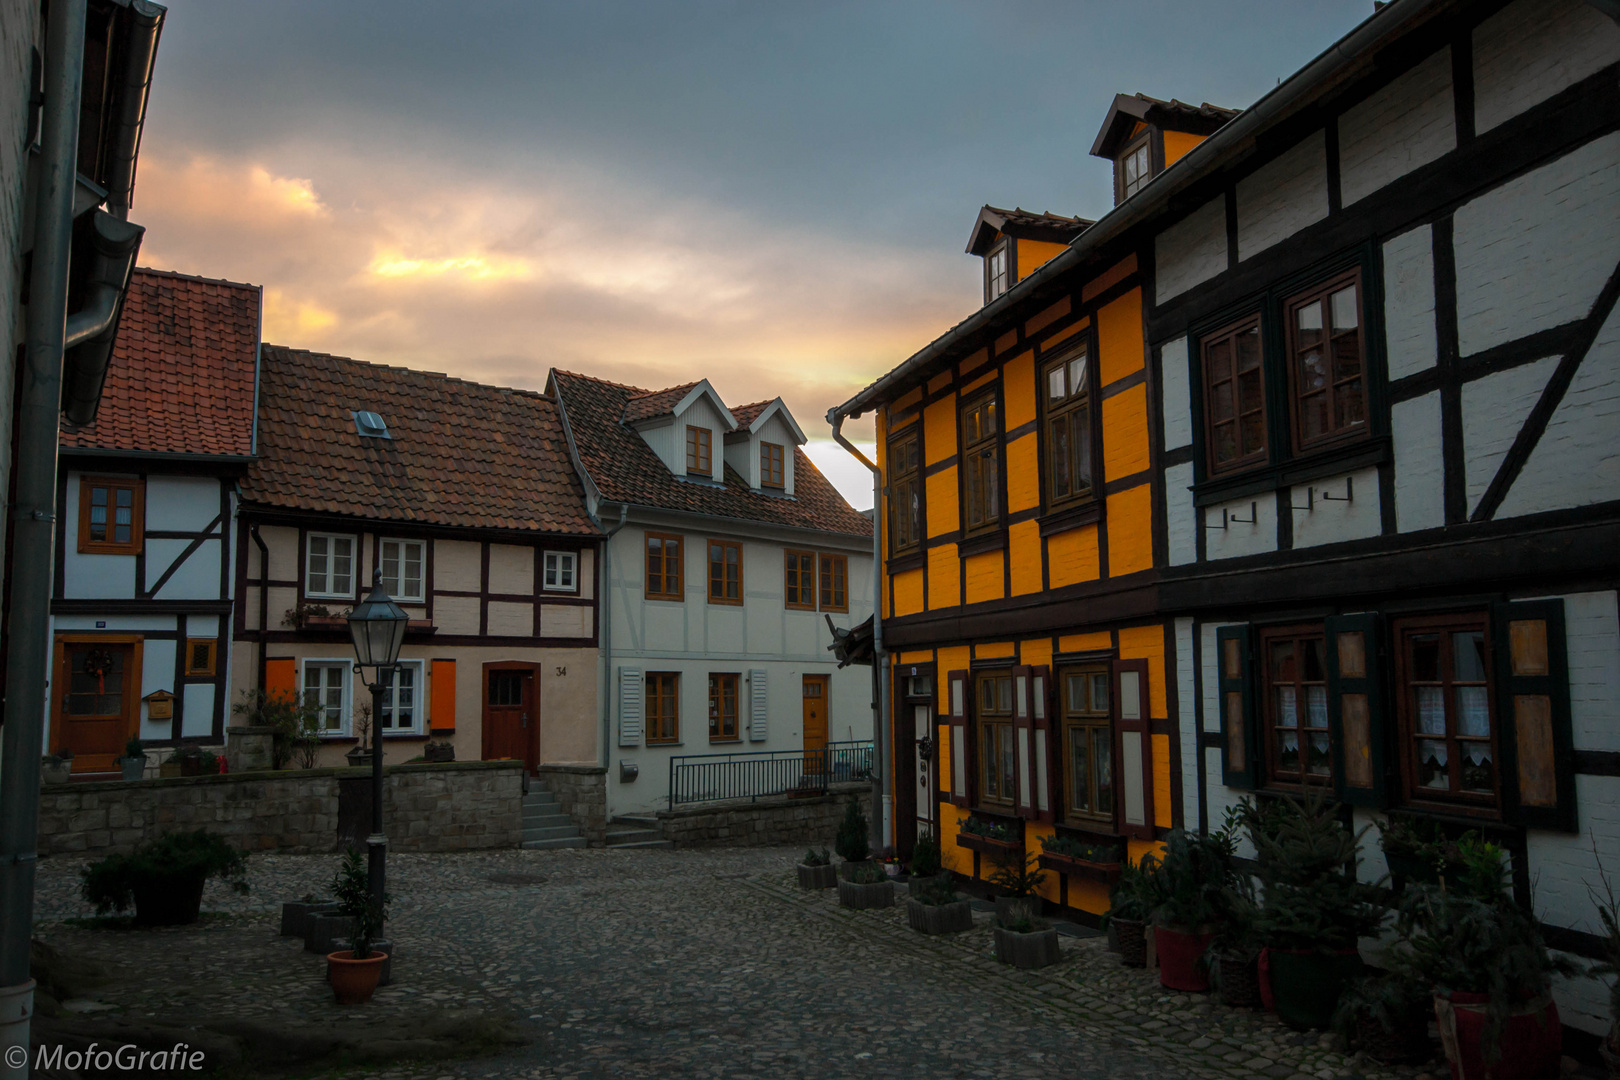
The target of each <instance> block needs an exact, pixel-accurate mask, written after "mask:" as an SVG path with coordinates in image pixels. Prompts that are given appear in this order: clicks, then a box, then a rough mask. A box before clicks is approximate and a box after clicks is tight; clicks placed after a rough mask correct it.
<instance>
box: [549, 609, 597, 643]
mask: <svg viewBox="0 0 1620 1080" xmlns="http://www.w3.org/2000/svg"><path fill="white" fill-rule="evenodd" d="M540 636H541V637H590V636H591V609H590V608H588V607H585V606H583V605H579V604H567V605H557V604H546V605H544V606H543V607H541V608H540Z"/></svg>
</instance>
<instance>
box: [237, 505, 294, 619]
mask: <svg viewBox="0 0 1620 1080" xmlns="http://www.w3.org/2000/svg"><path fill="white" fill-rule="evenodd" d="M259 539H260V540H263V541H264V547H265V550H266V551H268V552H269V553H270V574H269V576H270V578H271V579H272V580H274V581H297V580H299V578H300V576H301V575H302V568H301V567H300V566H299V565H298V530H297V529H294V528H292V527H290V526H287V525H261V526H259ZM247 545H248V576H249V577H263V576H264V575H263V574H261V573H259V559H260V557H261V556H260V554H259V545H258V544H255V543H254V542H253V540H252V539H251V538H249V540H248V542H247ZM250 591H252V592H257V591H258V590H257V589H253V590H250ZM273 610H274V609H272V611H273Z"/></svg>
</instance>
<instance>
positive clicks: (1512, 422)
mask: <svg viewBox="0 0 1620 1080" xmlns="http://www.w3.org/2000/svg"><path fill="white" fill-rule="evenodd" d="M1557 366H1558V358H1557V357H1556V356H1551V357H1546V358H1544V359H1541V360H1537V361H1535V362H1534V363H1530V364H1525V365H1524V366H1522V367H1516V368H1510V369H1508V370H1507V371H1498V372H1497V373H1496V374H1494V375H1487V376H1485V377H1484V378H1483V379H1475V380H1474V381H1473V382H1468V383H1464V384H1463V388H1462V425H1463V463H1464V471H1465V475H1466V476H1467V481H1468V512H1469V513H1470V514H1472V513H1473V512H1474V508H1475V507H1477V506H1478V505H1479V500H1480V497H1481V496H1482V495H1484V494H1485V489H1486V488H1487V487H1489V486H1490V483H1491V480H1492V479H1494V478H1495V476H1496V470H1497V469H1498V468H1500V467H1501V464H1502V459H1503V458H1504V457H1506V456H1507V452H1508V450H1509V449H1510V448H1511V447H1512V446H1513V440H1514V439H1515V438H1516V437H1517V436H1518V434H1519V428H1520V427H1522V426H1523V424H1524V418H1525V417H1526V416H1528V415H1529V414H1530V410H1531V409H1532V408H1533V407H1534V406H1535V404H1536V400H1537V399H1538V398H1539V397H1540V396H1541V391H1542V389H1543V388H1544V387H1545V386H1546V385H1547V379H1548V377H1549V376H1551V375H1552V372H1553V369H1554V368H1555V367H1557Z"/></svg>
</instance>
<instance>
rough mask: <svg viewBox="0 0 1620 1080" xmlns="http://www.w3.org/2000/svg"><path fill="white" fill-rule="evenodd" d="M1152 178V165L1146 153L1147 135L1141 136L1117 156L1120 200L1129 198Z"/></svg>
mask: <svg viewBox="0 0 1620 1080" xmlns="http://www.w3.org/2000/svg"><path fill="white" fill-rule="evenodd" d="M1151 179H1153V167H1152V164H1151V158H1150V155H1149V153H1148V137H1147V136H1146V135H1143V136H1142V138H1141V139H1140V140H1139V141H1138V142H1137V143H1136V144H1135V145H1133V146H1130V147H1127V148H1126V150H1125V152H1124V153H1123V154H1121V155H1120V158H1119V190H1120V201H1121V202H1123V201H1124V200H1126V199H1128V198H1130V197H1131V196H1132V195H1135V194H1136V193H1137V192H1138V191H1140V190H1142V187H1143V186H1144V185H1145V184H1146V183H1147V182H1148V181H1149V180H1151Z"/></svg>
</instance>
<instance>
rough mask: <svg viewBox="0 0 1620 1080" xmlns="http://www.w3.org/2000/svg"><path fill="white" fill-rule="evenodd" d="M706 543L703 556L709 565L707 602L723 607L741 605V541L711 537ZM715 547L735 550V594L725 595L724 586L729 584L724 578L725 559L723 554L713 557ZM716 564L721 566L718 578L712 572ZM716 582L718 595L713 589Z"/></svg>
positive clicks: (724, 550)
mask: <svg viewBox="0 0 1620 1080" xmlns="http://www.w3.org/2000/svg"><path fill="white" fill-rule="evenodd" d="M706 545H707V546H706V549H705V557H706V559H707V560H708V566H709V573H708V582H709V603H711V604H720V605H723V606H725V607H741V606H742V603H743V600H744V593H743V546H742V541H740V540H713V539H711V540H708V541H707V542H706ZM716 548H719V549H720V551H721V552H727V551H735V552H736V553H737V595H736V596H727V595H725V593H726V586H727V585H728V584H729V582H728V581H726V578H725V566H726V561H725V556H724V555H723V554H722V555H721V557H720V559H718V560H716V559H715V557H714V555H715V549H716ZM716 566H719V567H721V574H720V577H718V578H717V577H715V574H714V568H715V567H716ZM717 583H718V584H719V586H720V595H718V596H716V595H715V591H714V590H715V585H716V584H717Z"/></svg>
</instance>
